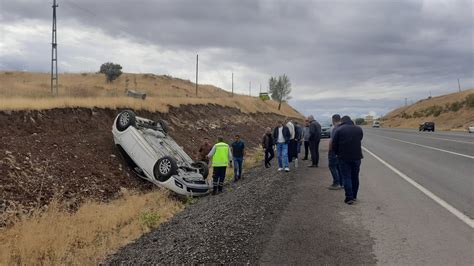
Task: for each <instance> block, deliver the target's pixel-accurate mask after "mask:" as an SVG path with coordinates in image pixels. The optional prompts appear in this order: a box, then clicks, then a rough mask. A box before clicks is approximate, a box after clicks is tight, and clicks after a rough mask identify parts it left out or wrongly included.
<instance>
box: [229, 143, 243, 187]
mask: <svg viewBox="0 0 474 266" xmlns="http://www.w3.org/2000/svg"><path fill="white" fill-rule="evenodd" d="M231 147H232V157H233V159H234V182H237V181H239V180H240V178H242V167H243V164H244V156H245V144H244V142H243V141H242V140H241V139H240V135H235V141H234V142H233V143H232V144H231Z"/></svg>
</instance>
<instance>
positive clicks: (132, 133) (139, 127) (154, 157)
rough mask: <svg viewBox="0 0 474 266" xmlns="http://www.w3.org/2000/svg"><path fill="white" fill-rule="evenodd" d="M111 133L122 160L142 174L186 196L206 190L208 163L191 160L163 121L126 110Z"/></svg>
mask: <svg viewBox="0 0 474 266" xmlns="http://www.w3.org/2000/svg"><path fill="white" fill-rule="evenodd" d="M112 134H113V137H114V142H115V145H116V146H117V148H118V150H119V151H120V153H121V154H122V156H123V157H124V159H125V161H126V162H127V163H128V165H129V167H130V168H131V169H132V171H133V172H134V173H135V174H137V175H138V176H140V177H141V178H143V179H146V180H148V181H150V182H152V183H154V184H155V185H158V186H161V187H165V188H167V189H170V190H172V191H174V192H176V193H178V194H181V195H185V196H193V195H194V196H199V195H205V194H207V193H209V191H210V188H211V186H210V184H208V182H207V181H206V178H207V175H208V173H209V172H208V167H207V164H206V163H205V162H200V161H197V162H195V161H193V159H191V157H189V156H188V155H187V154H186V153H185V152H184V150H183V149H182V148H181V147H180V146H179V145H178V144H177V143H176V142H175V141H174V140H173V139H172V138H171V137H170V136H169V135H168V133H167V126H166V123H165V122H164V121H162V120H160V121H152V120H149V119H146V118H142V117H138V116H136V115H135V113H134V112H133V111H130V110H125V111H122V112H121V113H119V114H118V115H117V118H115V121H114V124H113V126H112Z"/></svg>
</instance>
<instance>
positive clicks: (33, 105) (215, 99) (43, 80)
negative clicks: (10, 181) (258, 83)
mask: <svg viewBox="0 0 474 266" xmlns="http://www.w3.org/2000/svg"><path fill="white" fill-rule="evenodd" d="M59 81H60V82H59V93H58V95H57V96H55V97H52V96H51V91H50V90H51V89H50V76H49V74H48V73H35V72H18V71H17V72H9V71H3V72H1V71H0V110H17V111H18V110H47V109H53V108H71V107H72V108H76V107H84V108H94V107H98V108H111V109H117V108H133V109H137V110H138V109H143V110H148V111H152V112H155V111H158V112H167V111H168V109H169V107H179V106H181V105H187V104H192V105H199V104H203V105H205V104H218V105H221V106H225V107H235V108H238V109H240V110H241V111H242V112H245V113H259V112H260V113H277V114H280V115H283V116H289V117H297V118H301V117H302V115H301V114H300V113H298V112H297V111H296V110H295V109H293V108H292V107H291V106H290V105H288V104H286V103H283V104H282V107H281V110H278V103H277V102H275V101H272V100H268V101H262V100H260V99H259V98H258V97H250V96H248V95H239V94H235V95H232V94H231V93H230V92H229V91H226V90H224V89H222V88H218V87H215V86H213V85H206V84H199V86H198V95H196V88H195V83H192V82H191V81H189V80H183V79H179V78H174V77H171V76H167V75H155V74H132V73H124V74H122V75H121V76H120V77H119V78H118V79H117V80H114V81H113V82H112V83H107V82H105V76H104V75H103V74H96V73H61V74H60V75H59ZM130 89H132V90H138V91H141V92H145V93H146V94H147V97H146V99H145V100H141V99H135V98H131V97H127V91H128V90H130Z"/></svg>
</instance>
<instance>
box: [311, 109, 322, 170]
mask: <svg viewBox="0 0 474 266" xmlns="http://www.w3.org/2000/svg"><path fill="white" fill-rule="evenodd" d="M308 123H309V150H310V152H311V161H312V163H311V165H310V166H309V167H318V165H319V142H320V141H321V125H320V124H319V123H318V122H317V121H316V120H314V117H313V116H312V115H310V116H308Z"/></svg>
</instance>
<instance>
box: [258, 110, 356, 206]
mask: <svg viewBox="0 0 474 266" xmlns="http://www.w3.org/2000/svg"><path fill="white" fill-rule="evenodd" d="M330 131H331V133H330V142H329V150H328V166H329V170H330V172H331V175H332V178H333V183H332V184H331V185H330V186H329V187H328V188H329V189H331V190H339V189H344V190H345V199H344V202H345V203H347V204H353V203H354V202H355V201H356V200H357V193H358V190H359V171H360V164H361V159H362V144H361V143H362V138H363V132H362V129H361V128H360V127H359V126H356V125H355V124H354V122H353V121H352V120H351V118H350V117H349V116H343V117H342V118H341V116H340V115H339V114H335V115H333V116H332V125H331V129H330ZM320 141H321V125H320V124H319V123H318V122H317V121H316V120H315V119H314V117H313V116H308V117H307V118H306V120H305V126H304V128H301V127H300V126H299V125H298V123H297V122H293V121H291V120H289V121H288V122H287V123H286V124H285V123H284V121H280V123H279V125H278V126H277V127H275V128H274V129H273V132H272V130H271V128H267V129H266V132H265V135H264V137H263V141H262V147H263V149H264V151H265V167H267V168H268V167H270V166H271V161H272V159H273V157H274V147H275V146H276V151H277V158H278V171H282V170H284V171H285V172H289V171H290V167H289V163H291V162H292V161H294V166H295V167H298V154H299V153H300V150H301V145H304V150H305V151H304V157H303V160H308V155H309V154H311V164H310V165H309V167H319V143H320Z"/></svg>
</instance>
